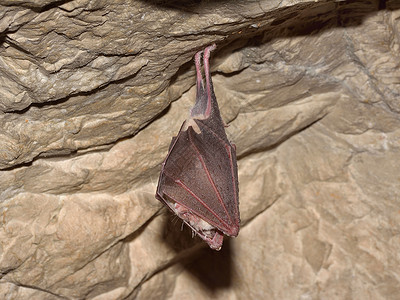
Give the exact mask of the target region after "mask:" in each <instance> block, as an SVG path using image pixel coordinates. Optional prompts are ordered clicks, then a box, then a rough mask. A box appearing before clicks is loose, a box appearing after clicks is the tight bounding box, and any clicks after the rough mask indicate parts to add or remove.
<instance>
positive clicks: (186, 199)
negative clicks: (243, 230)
mask: <svg viewBox="0 0 400 300" xmlns="http://www.w3.org/2000/svg"><path fill="white" fill-rule="evenodd" d="M213 49H215V45H212V46H209V47H207V48H206V49H205V50H204V51H200V52H198V53H197V54H196V55H195V65H196V72H197V96H196V98H197V99H196V103H195V105H194V107H193V108H192V109H191V116H190V118H189V119H188V120H186V121H185V122H184V123H183V125H182V127H181V129H180V131H179V134H178V136H176V137H174V138H173V139H172V143H171V146H170V148H169V152H168V155H167V158H166V159H165V161H164V163H163V167H162V169H161V174H160V178H159V181H158V187H157V193H156V197H157V199H159V200H160V201H162V202H164V203H165V204H166V205H168V207H169V208H170V209H171V210H172V211H173V212H175V213H176V214H177V215H178V216H179V217H180V218H182V220H183V221H184V222H185V223H186V224H187V225H189V226H190V227H191V228H192V229H193V230H194V231H195V232H196V233H197V234H198V235H199V236H200V237H201V238H202V239H204V240H205V241H206V242H207V243H208V244H209V245H210V247H211V248H212V249H217V250H218V249H220V248H221V246H222V242H223V234H226V235H229V236H237V235H238V233H239V223H240V218H239V201H238V175H237V163H236V149H235V147H234V145H232V144H231V143H230V142H229V140H228V138H227V136H226V133H225V126H224V123H223V121H222V118H221V114H220V112H219V107H218V103H217V99H216V98H215V94H214V89H213V85H212V80H211V75H210V67H209V57H210V52H211V51H212V50H213ZM203 52H204V72H205V84H204V82H203V78H202V74H201V62H200V60H201V55H202V54H203Z"/></svg>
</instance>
